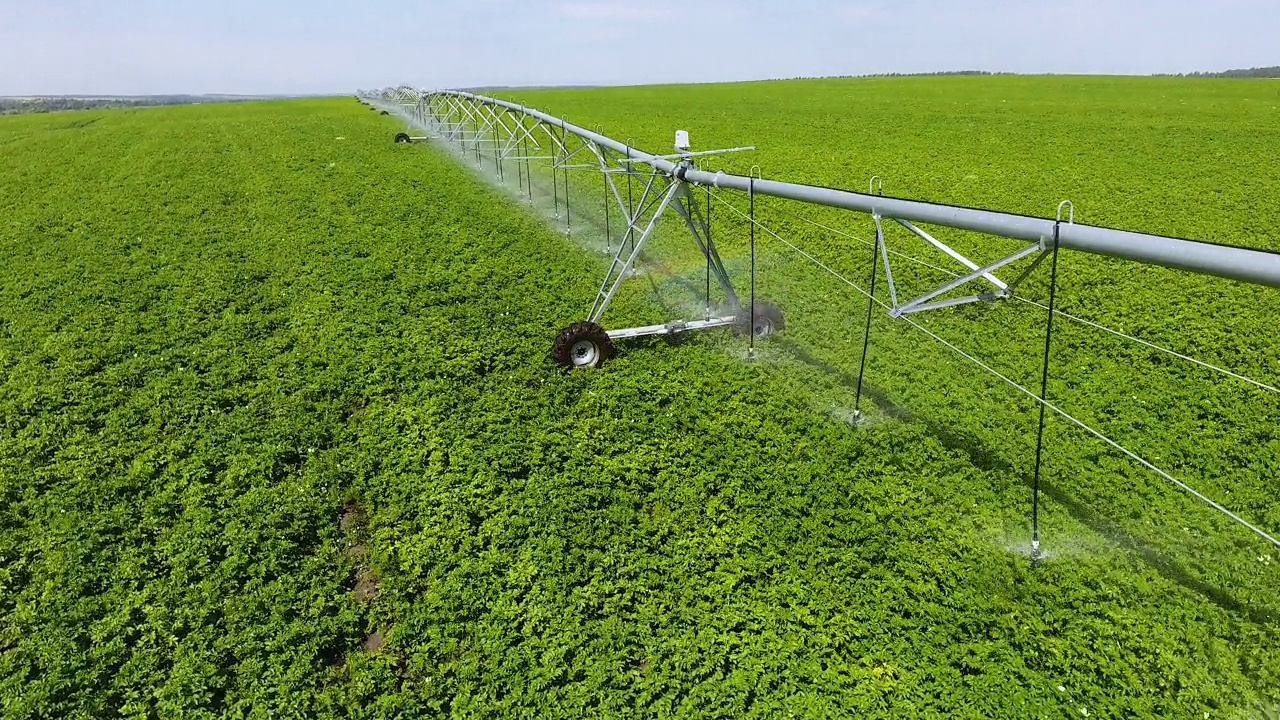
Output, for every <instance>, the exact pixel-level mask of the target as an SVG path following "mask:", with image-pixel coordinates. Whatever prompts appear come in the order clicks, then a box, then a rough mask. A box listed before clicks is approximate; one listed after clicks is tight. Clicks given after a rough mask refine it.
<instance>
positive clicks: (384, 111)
mask: <svg viewBox="0 0 1280 720" xmlns="http://www.w3.org/2000/svg"><path fill="white" fill-rule="evenodd" d="M382 114H383V115H390V114H391V113H389V112H387V111H386V110H383V111H382Z"/></svg>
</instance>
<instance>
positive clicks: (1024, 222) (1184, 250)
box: [428, 90, 1280, 288]
mask: <svg viewBox="0 0 1280 720" xmlns="http://www.w3.org/2000/svg"><path fill="white" fill-rule="evenodd" d="M428 94H429V95H445V96H448V95H452V96H455V97H461V98H466V99H468V100H472V101H475V102H481V103H485V104H488V105H493V106H496V107H502V108H506V109H507V110H510V111H513V112H519V113H523V114H525V115H528V116H529V117H532V118H535V119H537V120H540V121H542V122H545V123H547V124H549V125H555V126H557V127H561V128H563V129H564V131H565V132H568V133H571V134H573V135H577V136H578V137H580V138H582V139H584V140H589V141H591V142H593V143H596V144H597V145H600V146H602V147H606V148H609V149H610V150H613V151H614V152H616V153H618V154H619V155H622V156H624V157H627V158H631V159H634V160H638V161H640V162H643V163H645V164H646V165H650V166H652V167H653V168H655V169H657V170H658V171H659V172H663V173H666V174H668V175H675V176H676V177H678V178H680V179H682V180H684V181H686V182H690V183H694V184H697V185H711V186H712V187H717V188H728V189H732V190H740V191H742V192H747V190H748V185H749V184H750V183H751V178H749V177H747V176H744V175H732V174H728V173H723V172H714V173H713V172H707V171H704V170H696V169H693V168H689V167H687V166H683V165H679V164H677V163H673V162H671V161H670V160H668V159H666V158H663V157H660V156H657V155H653V154H651V153H647V152H644V151H642V150H638V149H636V148H633V147H630V146H628V145H626V144H624V143H620V142H618V141H617V140H614V139H613V138H610V137H607V136H605V135H601V134H600V133H597V132H593V131H591V130H588V129H586V128H584V127H580V126H578V125H574V124H573V123H570V122H566V121H565V120H562V119H561V118H558V117H555V116H553V115H548V114H547V113H544V112H541V111H539V110H534V109H531V108H526V107H524V106H523V105H520V104H518V103H513V102H509V101H506V100H498V99H496V98H491V97H486V96H484V95H476V94H473V93H468V92H462V91H458V90H442V91H437V92H433V93H428ZM754 191H755V193H756V194H758V195H767V196H771V197H777V198H784V199H787V200H796V201H799V202H807V203H814V204H818V205H826V206H829V207H835V208H842V209H845V210H853V211H855V212H861V213H867V214H871V215H879V216H881V217H886V218H899V219H902V220H909V221H911V222H919V223H926V224H930V225H941V226H943V227H950V228H955V229H958V230H972V231H975V232H980V233H986V234H988V235H997V236H1000V237H1007V238H1012V239H1015V240H1025V241H1027V242H1038V243H1040V244H1041V245H1042V246H1044V247H1048V246H1050V245H1051V244H1052V242H1053V231H1054V226H1055V225H1056V226H1058V245H1059V247H1062V248H1066V249H1070V250H1079V251H1082V252H1087V253H1092V254H1095V255H1106V256H1109V257H1117V258H1124V259H1126V260H1133V261H1135V262H1140V263H1146V264H1149V265H1160V266H1162V267H1167V268H1174V269H1177V270H1187V271H1190V272H1196V273H1202V274H1206V275H1215V276H1217V277H1223V278H1229V279H1231V280H1239V281H1241V282H1246V283H1253V284H1255V285H1265V286H1268V287H1276V288H1280V253H1276V252H1272V251H1270V250H1263V249H1257V248H1245V247H1237V246H1234V245H1222V244H1217V243H1211V242H1205V241H1202V240H1187V239H1183V238H1175V237H1169V236H1165V235H1151V234H1148V233H1140V232H1132V231H1128V230H1117V229H1114V228H1107V227H1100V226H1097V225H1084V224H1079V223H1069V222H1061V223H1060V222H1059V221H1057V220H1050V219H1047V218H1037V217H1031V216H1029V215H1018V214H1016V213H1004V212H997V211H994V210H980V209H977V208H967V207H960V206H955V205H943V204H939V203H930V202H921V201H919V200H905V199H902V198H894V197H885V196H883V195H869V194H865V193H857V192H850V191H848V190H836V189H833V188H825V187H819V186H815V185H804V184H800V183H790V182H780V181H777V180H762V179H759V178H756V179H755V183H754Z"/></svg>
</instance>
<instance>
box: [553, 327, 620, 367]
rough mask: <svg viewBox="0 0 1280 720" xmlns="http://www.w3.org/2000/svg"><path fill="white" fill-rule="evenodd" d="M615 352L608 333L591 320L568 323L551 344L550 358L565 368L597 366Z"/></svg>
mask: <svg viewBox="0 0 1280 720" xmlns="http://www.w3.org/2000/svg"><path fill="white" fill-rule="evenodd" d="M615 354H616V351H615V350H614V348H613V341H612V340H610V339H609V333H607V332H605V330H604V328H602V327H600V326H599V325H597V324H595V323H593V322H576V323H574V324H572V325H570V326H569V327H567V328H565V329H564V330H561V331H560V335H558V336H557V337H556V341H555V342H554V343H552V345H551V360H552V361H554V362H555V364H557V365H559V366H560V367H566V368H592V367H599V366H600V364H601V363H603V362H604V361H605V360H608V359H609V358H611V357H613V356H614V355H615Z"/></svg>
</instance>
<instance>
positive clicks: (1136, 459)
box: [716, 197, 1280, 548]
mask: <svg viewBox="0 0 1280 720" xmlns="http://www.w3.org/2000/svg"><path fill="white" fill-rule="evenodd" d="M716 201H717V202H720V203H722V204H724V205H726V206H727V207H729V208H730V209H731V210H733V211H734V212H735V213H737V214H738V215H740V216H742V217H743V218H745V219H746V220H748V221H749V222H751V223H753V224H759V223H757V222H756V221H755V219H754V218H751V217H748V216H747V215H745V214H743V213H742V211H741V210H738V209H737V208H736V207H734V206H733V205H731V204H729V203H728V202H726V201H725V200H723V199H721V198H719V197H716ZM760 229H761V230H764V231H765V232H766V233H768V234H769V235H771V236H773V237H774V239H776V240H778V241H779V242H781V243H782V244H783V245H786V246H787V247H789V248H791V249H792V250H794V251H795V252H796V253H797V254H799V255H801V256H802V257H804V258H806V259H808V260H809V261H811V262H813V263H814V264H815V265H817V266H818V267H820V268H822V269H823V270H825V271H827V273H829V274H830V275H831V276H832V277H834V278H836V279H837V280H840V281H841V282H843V283H844V284H845V285H848V286H849V287H851V288H853V289H854V290H856V291H857V292H860V293H862V294H863V295H865V296H866V297H868V298H872V301H873V302H874V303H875V304H877V305H879V306H880V307H881V308H883V309H884V310H886V311H888V310H891V309H892V308H890V307H889V305H888V304H886V303H884V302H883V301H881V300H876V299H875V298H874V296H873V295H871V294H870V293H869V292H867V291H866V290H864V289H863V288H862V287H860V286H859V285H858V284H857V283H855V282H853V281H852V280H849V279H848V278H846V277H844V276H843V275H841V274H840V273H838V272H836V271H835V270H832V269H831V268H830V267H828V266H827V265H826V264H824V263H823V262H822V261H820V260H818V259H817V258H815V257H814V256H813V255H811V254H809V253H808V252H805V251H804V250H803V249H801V248H800V247H798V246H796V245H794V244H793V243H791V242H788V241H787V240H786V239H784V238H783V237H782V236H781V235H779V234H778V233H776V232H774V231H773V230H772V229H770V228H769V227H767V226H765V225H760ZM897 319H898V320H901V321H902V322H904V323H906V324H908V325H910V326H911V327H913V328H915V329H916V330H919V331H920V332H922V333H924V334H925V335H928V336H929V337H930V338H932V339H934V340H935V341H937V342H939V343H941V344H942V345H944V346H945V347H947V348H948V349H950V350H951V351H952V352H954V353H956V354H957V355H959V356H960V357H962V358H964V359H966V360H968V361H969V362H971V363H973V364H974V365H977V366H978V367H980V368H982V369H983V370H985V371H986V372H988V373H990V374H991V375H994V376H995V377H996V378H999V379H1000V380H1002V381H1004V382H1005V383H1006V384H1007V385H1009V386H1010V387H1013V388H1014V389H1016V390H1018V391H1019V392H1021V393H1022V394H1024V395H1026V396H1027V397H1029V398H1031V399H1032V400H1034V401H1035V402H1037V403H1040V404H1041V405H1043V406H1044V407H1046V408H1048V409H1049V410H1052V411H1053V412H1055V413H1057V414H1058V415H1059V416H1060V417H1062V418H1063V419H1065V420H1067V421H1068V422H1070V423H1071V424H1073V425H1075V426H1076V427H1078V428H1080V429H1081V430H1084V431H1085V432H1086V433H1088V434H1090V435H1092V436H1094V437H1095V438H1097V439H1098V440H1101V441H1102V442H1103V443H1105V444H1106V445H1108V446H1109V447H1111V448H1113V449H1114V450H1116V451H1117V452H1119V453H1121V454H1122V455H1124V456H1126V457H1128V458H1129V459H1130V460H1133V461H1134V462H1136V463H1138V464H1139V465H1141V466H1143V467H1145V468H1147V469H1148V470H1150V471H1151V472H1154V473H1155V474H1157V475H1159V476H1160V477H1162V478H1164V479H1165V480H1167V481H1169V482H1170V483H1172V484H1174V485H1176V486H1177V487H1179V488H1181V489H1182V490H1184V491H1186V492H1187V493H1188V494H1189V495H1191V496H1192V497H1194V498H1196V499H1198V500H1200V501H1201V502H1202V503H1204V504H1206V505H1208V506H1209V507H1211V508H1213V509H1214V510H1217V511H1218V512H1220V513H1222V514H1223V515H1225V516H1226V517H1228V518H1230V519H1231V520H1232V521H1234V522H1235V523H1236V524H1238V525H1240V526H1241V527H1244V528H1246V529H1247V530H1249V531H1250V532H1252V533H1253V534H1254V535H1257V536H1258V537H1260V538H1262V539H1263V540H1266V541H1267V542H1268V543H1271V544H1272V545H1274V546H1275V547H1278V548H1280V540H1277V539H1276V538H1275V537H1273V536H1272V535H1270V534H1268V533H1267V532H1266V531H1265V530H1262V529H1261V528H1259V527H1257V526H1256V525H1254V524H1252V523H1250V522H1249V521H1248V520H1245V519H1244V518H1242V517H1240V516H1239V515H1237V514H1236V513H1234V512H1232V511H1231V510H1228V509H1227V508H1226V507H1224V506H1223V505H1221V504H1220V503H1218V502H1216V501H1214V500H1213V499H1212V498H1209V497H1208V496H1206V495H1205V494H1204V493H1202V492H1200V491H1199V490H1196V489H1195V488H1193V487H1191V486H1190V485H1188V484H1186V483H1184V482H1182V481H1181V480H1179V479H1177V478H1175V477H1174V476H1172V475H1170V474H1169V473H1168V472H1165V471H1164V470H1162V469H1161V468H1159V467H1156V466H1155V465H1153V464H1151V463H1150V462H1148V461H1147V460H1145V459H1143V458H1142V457H1141V456H1139V455H1138V454H1137V453H1135V452H1133V451H1132V450H1130V449H1128V448H1126V447H1124V446H1123V445H1121V444H1120V443H1118V442H1116V441H1115V440H1112V439H1111V438H1109V437H1107V436H1106V435H1104V434H1102V433H1101V432H1100V431H1098V430H1095V429H1094V428H1093V427H1090V426H1089V425H1088V424H1086V423H1085V422H1083V421H1082V420H1080V419H1078V418H1076V417H1075V416H1074V415H1071V414H1070V413H1068V412H1066V411H1065V410H1063V409H1062V408H1059V407H1058V406H1057V405H1054V404H1053V403H1051V402H1049V401H1047V400H1044V399H1041V398H1040V397H1039V396H1037V395H1036V394H1035V393H1034V392H1032V391H1030V390H1028V389H1027V388H1026V387H1024V386H1022V385H1021V384H1019V383H1018V382H1017V381H1015V380H1012V379H1010V378H1009V377H1008V376H1006V375H1004V374H1002V373H1000V372H999V371H998V370H996V369H994V368H992V367H991V366H990V365H987V364H986V363H984V362H983V361H981V360H979V359H978V358H976V357H974V356H973V355H971V354H969V353H967V352H965V351H964V350H962V349H960V348H959V347H956V346H955V345H954V344H952V343H951V342H950V341H948V340H946V339H944V338H942V337H939V336H938V335H937V334H935V333H933V332H932V331H930V330H929V329H928V328H926V327H924V326H923V325H921V324H920V323H917V322H916V321H915V320H912V319H911V318H910V317H908V316H901V317H899V318H897Z"/></svg>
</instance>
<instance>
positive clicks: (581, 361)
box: [571, 340, 600, 367]
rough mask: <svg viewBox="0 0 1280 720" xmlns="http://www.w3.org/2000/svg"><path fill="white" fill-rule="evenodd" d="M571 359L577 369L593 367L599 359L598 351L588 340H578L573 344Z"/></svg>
mask: <svg viewBox="0 0 1280 720" xmlns="http://www.w3.org/2000/svg"><path fill="white" fill-rule="evenodd" d="M571 357H572V358H573V364H574V365H575V366H577V367H583V366H590V365H595V364H596V360H597V359H599V357H600V349H599V348H597V347H596V344H595V343H593V342H591V341H590V340H579V341H578V342H576V343H574V344H573V349H572V350H571Z"/></svg>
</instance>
